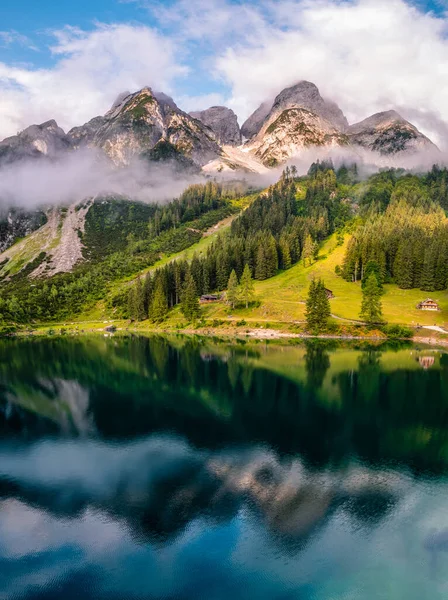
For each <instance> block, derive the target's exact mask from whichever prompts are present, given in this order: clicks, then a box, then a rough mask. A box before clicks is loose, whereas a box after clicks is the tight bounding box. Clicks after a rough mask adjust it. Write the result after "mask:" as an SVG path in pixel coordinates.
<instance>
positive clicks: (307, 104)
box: [242, 81, 437, 167]
mask: <svg viewBox="0 0 448 600" xmlns="http://www.w3.org/2000/svg"><path fill="white" fill-rule="evenodd" d="M242 132H243V135H245V136H246V137H250V138H251V139H250V140H249V141H248V142H247V143H246V148H247V149H248V150H249V151H250V152H251V153H253V154H254V155H255V156H256V157H257V158H258V159H260V160H261V161H262V162H263V164H264V165H266V166H270V167H271V166H275V165H277V164H280V163H282V162H285V161H286V160H288V159H289V158H292V157H294V156H297V155H300V153H301V151H303V149H304V148H309V147H316V146H317V147H331V146H345V147H351V148H353V150H355V151H356V149H357V148H359V147H362V148H366V149H368V150H372V151H374V152H378V153H379V154H382V155H401V156H403V155H405V154H412V153H415V152H418V151H421V150H428V149H433V150H436V151H437V147H436V146H435V145H434V144H433V143H432V142H431V140H429V139H428V138H427V137H426V136H424V135H423V134H422V133H421V132H420V131H419V130H418V129H417V128H416V127H415V126H414V125H412V124H411V123H409V122H408V121H406V120H405V119H404V118H403V117H401V116H400V115H399V114H398V113H397V112H395V111H389V112H383V113H378V114H376V115H373V116H371V117H369V118H367V119H365V120H364V121H361V122H360V123H356V124H354V125H351V126H350V125H349V124H348V121H347V119H346V117H345V116H344V114H343V112H342V111H341V109H340V108H339V107H338V106H337V104H335V103H334V102H330V101H328V100H324V99H323V98H322V96H321V95H320V93H319V90H318V88H317V87H316V86H315V85H314V84H313V83H310V82H308V81H301V82H299V83H298V84H297V85H295V86H292V87H290V88H286V89H285V90H283V91H282V92H280V94H278V95H277V96H276V98H275V100H274V102H273V103H272V105H271V106H270V107H269V103H264V104H262V105H261V106H260V107H259V108H258V109H257V110H256V111H255V112H254V113H253V114H252V115H251V116H250V117H249V119H248V120H247V121H246V122H245V123H244V125H243V127H242Z"/></svg>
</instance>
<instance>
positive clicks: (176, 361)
mask: <svg viewBox="0 0 448 600" xmlns="http://www.w3.org/2000/svg"><path fill="white" fill-rule="evenodd" d="M447 423H448V355H446V354H444V353H443V352H441V351H437V350H432V349H425V348H420V349H419V348H416V347H414V346H411V345H409V346H401V347H386V346H383V347H376V348H373V347H365V346H355V345H346V346H338V345H335V344H333V345H325V344H322V343H308V344H306V345H295V344H291V345H287V346H285V345H277V344H266V343H265V342H262V343H251V344H247V343H246V344H245V343H234V344H227V343H222V342H217V341H212V340H200V339H188V338H181V337H179V338H171V339H169V338H163V337H152V338H149V339H148V338H143V337H141V338H140V337H129V338H119V337H110V338H93V339H89V338H75V339H68V338H67V339H64V338H55V339H48V340H34V339H31V340H7V341H4V342H1V343H0V433H1V439H0V598H1V599H2V600H3V598H7V599H9V598H14V599H16V598H17V599H27V600H28V599H52V598H55V599H56V598H58V599H59V598H64V599H70V598H83V599H90V598H92V599H93V598H95V599H98V598H99V599H102V598H108V599H115V598H116V599H123V598H132V599H134V598H135V599H143V598H145V599H148V598H150V599H152V598H154V599H162V598H163V599H164V598H166V599H170V600H171V599H173V600H174V599H182V600H183V599H185V600H186V599H193V598H195V599H197V598H204V599H207V600H215V599H216V600H221V599H228V598H232V600H237V599H239V598H241V599H243V598H244V599H245V600H247V599H248V598H249V599H252V598H253V599H260V600H264V599H279V600H289V599H316V600H321V599H325V600H326V599H332V600H333V599H335V600H339V599H341V600H342V599H344V600H346V599H358V598H362V599H374V598H375V599H378V598H379V599H381V598H384V599H392V598H393V599H395V598H396V599H401V598H406V599H407V600H410V599H414V598H415V599H419V600H421V599H426V598H428V599H429V598H431V599H439V598H440V599H442V598H443V599H446V598H447V597H448V502H447V497H448V495H447V493H448V480H447V472H448V469H447V467H448V427H447Z"/></svg>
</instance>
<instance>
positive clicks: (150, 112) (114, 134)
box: [0, 80, 437, 173]
mask: <svg viewBox="0 0 448 600" xmlns="http://www.w3.org/2000/svg"><path fill="white" fill-rule="evenodd" d="M244 138H249V139H246V140H244ZM230 147H233V148H234V149H235V150H232V149H231V148H230ZM311 147H320V148H331V147H345V148H353V149H355V150H357V149H359V148H363V149H367V150H372V151H373V152H377V153H378V154H379V155H382V156H389V155H390V156H393V155H394V156H397V155H398V156H405V155H407V154H413V153H415V152H418V151H421V150H423V151H424V150H427V149H432V150H434V149H437V147H436V146H435V144H433V143H432V142H431V140H430V139H429V138H427V137H426V136H425V135H424V134H422V133H421V132H420V131H419V130H418V129H417V127H415V125H413V124H412V123H410V122H409V121H407V120H406V119H404V118H403V117H402V116H401V115H400V114H399V113H397V112H396V111H394V110H389V111H384V112H380V113H376V114H375V115H371V116H369V117H367V118H366V119H363V120H362V121H359V122H358V123H354V124H349V123H348V120H347V118H346V117H345V115H344V113H343V112H342V110H341V109H340V108H339V106H338V105H337V104H336V103H335V102H333V101H331V100H327V99H324V98H323V97H322V96H321V94H320V92H319V89H318V87H317V86H316V85H315V84H314V83H311V82H309V81H305V80H303V81H299V82H298V83H296V84H295V85H293V86H290V87H287V88H285V89H283V90H282V91H281V92H280V93H279V94H277V95H276V97H275V98H274V99H273V100H272V101H270V102H263V103H261V105H260V106H259V107H258V108H257V109H256V110H255V111H254V112H253V113H252V115H250V116H249V117H248V119H246V121H245V122H244V123H243V125H242V126H241V128H240V127H239V124H238V119H237V116H236V114H235V113H234V112H233V111H232V110H231V109H229V108H227V107H225V106H213V107H210V108H209V109H206V110H203V111H192V112H191V113H189V114H188V113H186V112H184V111H182V110H181V109H180V108H179V107H178V106H177V104H176V103H175V101H174V100H173V98H171V97H170V96H168V95H167V94H165V93H163V92H154V91H153V90H152V89H151V88H150V87H144V88H142V89H141V90H139V91H137V92H134V93H130V92H124V93H122V94H120V95H119V96H118V98H117V99H116V100H115V102H114V103H113V105H112V107H111V108H110V109H109V110H108V111H107V112H106V113H105V114H104V115H99V116H96V117H94V118H93V119H90V120H89V121H88V122H87V123H85V124H84V125H80V126H76V127H73V128H72V129H70V130H69V131H68V132H67V133H65V132H64V131H63V130H62V129H61V128H60V127H59V126H58V124H57V123H56V121H54V120H49V121H46V122H45V123H42V124H40V125H31V126H30V127H27V128H26V129H24V130H23V131H22V132H20V133H18V134H17V135H16V136H11V137H9V138H6V139H5V140H3V141H1V142H0V165H10V164H12V163H14V162H16V161H20V160H34V159H42V158H45V159H51V160H57V159H58V158H60V157H61V156H64V155H66V153H70V152H76V151H77V150H80V149H82V148H93V149H95V150H97V151H99V152H102V153H103V154H104V155H105V156H106V157H108V158H109V159H110V161H111V163H112V164H113V165H115V166H117V167H121V166H126V165H129V164H130V162H131V161H132V160H133V159H134V158H145V159H146V160H149V161H154V160H155V161H159V162H160V161H165V160H171V161H172V162H174V163H176V164H177V165H178V168H180V169H185V168H186V169H189V168H192V167H196V168H198V169H204V170H205V171H206V172H208V173H212V172H214V171H218V172H219V171H222V170H228V171H238V170H241V171H246V172H251V171H252V172H258V173H260V172H263V170H264V169H265V168H266V167H267V168H269V167H272V166H276V165H278V164H282V163H284V162H286V161H287V160H289V159H292V158H294V157H296V156H300V154H301V153H302V152H303V150H304V149H307V148H311Z"/></svg>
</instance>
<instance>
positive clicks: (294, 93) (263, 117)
mask: <svg viewBox="0 0 448 600" xmlns="http://www.w3.org/2000/svg"><path fill="white" fill-rule="evenodd" d="M288 108H304V109H306V110H308V111H310V112H311V113H313V114H315V115H317V116H319V117H321V118H322V119H325V121H328V123H330V124H331V125H332V126H333V127H334V128H335V129H337V130H338V131H341V132H343V131H344V130H345V129H346V128H347V127H348V121H347V119H346V118H345V116H344V114H343V112H342V111H341V109H340V108H339V107H338V105H337V104H335V103H334V102H330V101H328V100H324V99H323V98H322V96H321V95H320V92H319V90H318V88H317V86H316V85H314V83H311V82H309V81H299V83H297V84H296V85H293V86H292V87H289V88H286V89H284V90H282V91H281V92H280V93H279V94H278V95H277V96H276V97H275V99H274V101H273V102H272V103H266V102H265V103H263V104H261V106H260V107H259V108H257V110H256V111H255V112H254V113H253V114H252V115H251V116H250V117H249V118H248V119H247V121H246V122H245V123H244V125H243V126H242V128H241V131H242V133H243V135H244V136H245V137H247V138H248V139H250V138H251V137H253V136H254V135H256V134H257V133H258V132H259V131H260V130H261V128H262V127H263V125H264V124H266V123H267V122H268V121H271V122H272V119H273V118H274V117H275V116H278V115H279V114H281V113H282V112H283V111H284V110H286V109H288Z"/></svg>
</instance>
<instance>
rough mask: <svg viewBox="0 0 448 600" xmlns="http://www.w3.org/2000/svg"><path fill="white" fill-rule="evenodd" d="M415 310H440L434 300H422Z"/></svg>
mask: <svg viewBox="0 0 448 600" xmlns="http://www.w3.org/2000/svg"><path fill="white" fill-rule="evenodd" d="M417 308H418V309H419V310H440V308H439V305H438V304H437V302H436V301H435V300H431V298H427V299H426V300H422V301H421V302H419V303H418V304H417Z"/></svg>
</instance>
